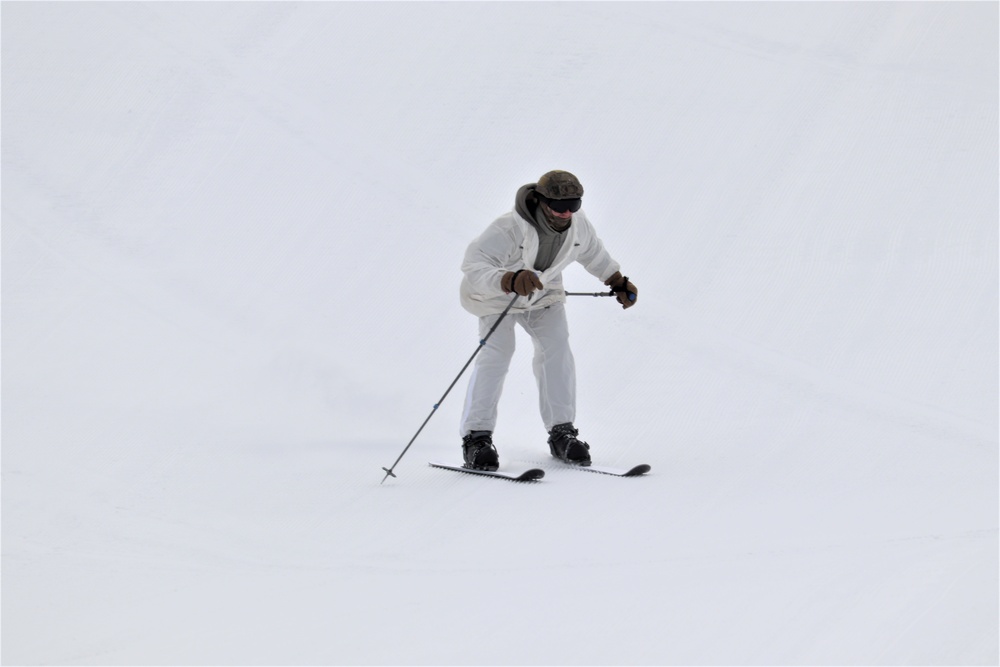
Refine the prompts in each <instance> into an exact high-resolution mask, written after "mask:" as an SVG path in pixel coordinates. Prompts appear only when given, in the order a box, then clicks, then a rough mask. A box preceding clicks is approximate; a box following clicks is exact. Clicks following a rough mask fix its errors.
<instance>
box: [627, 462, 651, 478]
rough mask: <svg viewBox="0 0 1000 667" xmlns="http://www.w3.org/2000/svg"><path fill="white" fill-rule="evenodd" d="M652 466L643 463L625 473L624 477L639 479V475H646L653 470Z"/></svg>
mask: <svg viewBox="0 0 1000 667" xmlns="http://www.w3.org/2000/svg"><path fill="white" fill-rule="evenodd" d="M652 469H653V468H652V466H650V465H649V464H648V463H642V464H640V465H637V466H636V467H634V468H632V469H631V470H629V471H628V472H627V473H625V475H624V477H638V476H639V475H645V474H646V473H647V472H649V471H650V470H652Z"/></svg>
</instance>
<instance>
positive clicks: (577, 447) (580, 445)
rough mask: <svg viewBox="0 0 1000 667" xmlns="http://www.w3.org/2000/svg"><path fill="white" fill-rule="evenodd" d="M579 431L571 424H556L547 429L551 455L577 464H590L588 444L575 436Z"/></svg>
mask: <svg viewBox="0 0 1000 667" xmlns="http://www.w3.org/2000/svg"><path fill="white" fill-rule="evenodd" d="M579 434H580V432H579V431H578V430H576V429H575V428H573V424H570V423H566V424H557V425H556V426H553V427H552V430H551V431H549V451H551V452H552V456H554V457H556V458H557V459H559V460H560V461H565V462H566V463H573V464H575V465H578V466H589V465H590V445H588V444H587V443H585V442H584V441H583V440H580V439H578V438H577V437H576V436H577V435H579Z"/></svg>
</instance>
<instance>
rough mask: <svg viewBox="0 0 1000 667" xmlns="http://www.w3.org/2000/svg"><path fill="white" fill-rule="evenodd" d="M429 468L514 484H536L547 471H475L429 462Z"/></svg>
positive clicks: (532, 469) (538, 469) (539, 469)
mask: <svg viewBox="0 0 1000 667" xmlns="http://www.w3.org/2000/svg"><path fill="white" fill-rule="evenodd" d="M427 465H429V466H432V467H434V468H443V469H445V470H454V471H456V472H467V473H469V474H470V475H483V476H485V477H499V478H500V479H509V480H510V481H512V482H535V481H538V480H540V479H541V478H542V477H545V471H544V470H542V469H541V468H531V469H530V470H525V471H523V472H516V473H512V472H502V471H500V470H495V471H494V470H474V469H472V468H466V467H464V466H455V465H451V464H450V463H441V462H439V461H429V462H428V464H427Z"/></svg>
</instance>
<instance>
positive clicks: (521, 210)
mask: <svg viewBox="0 0 1000 667" xmlns="http://www.w3.org/2000/svg"><path fill="white" fill-rule="evenodd" d="M535 185H537V184H536V183H528V184H527V185H522V186H521V187H520V188H518V190H517V196H516V197H514V211H516V212H517V214H518V215H519V216H521V217H522V218H524V219H525V220H527V221H528V222H529V223H531V224H532V225H534V226H537V223H536V222H535V212H536V211H537V210H538V200H537V199H536V198H535Z"/></svg>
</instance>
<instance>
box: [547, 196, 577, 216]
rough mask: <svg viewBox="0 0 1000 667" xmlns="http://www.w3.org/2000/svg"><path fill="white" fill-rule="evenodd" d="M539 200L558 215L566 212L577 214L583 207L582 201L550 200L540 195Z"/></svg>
mask: <svg viewBox="0 0 1000 667" xmlns="http://www.w3.org/2000/svg"><path fill="white" fill-rule="evenodd" d="M538 198H539V199H541V200H542V201H543V202H545V205H546V206H548V207H549V208H551V209H552V210H553V211H555V212H556V213H565V212H566V211H572V212H573V213H576V212H577V211H579V210H580V207H581V206H583V200H582V199H548V198H546V197H543V196H542V195H538Z"/></svg>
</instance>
